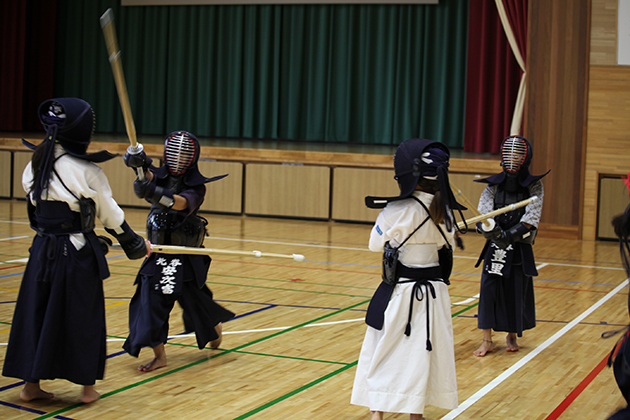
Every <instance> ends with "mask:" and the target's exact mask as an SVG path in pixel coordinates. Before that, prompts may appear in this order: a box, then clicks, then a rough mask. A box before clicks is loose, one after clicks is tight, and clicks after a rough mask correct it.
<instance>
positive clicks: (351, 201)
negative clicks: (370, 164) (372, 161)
mask: <svg viewBox="0 0 630 420" xmlns="http://www.w3.org/2000/svg"><path fill="white" fill-rule="evenodd" d="M398 194H400V190H399V188H398V183H397V182H396V180H395V179H394V171H393V169H358V168H334V169H333V192H332V218H333V219H334V220H352V221H362V222H373V221H375V220H376V216H378V213H379V212H380V210H379V209H370V208H368V207H367V206H366V205H365V197H366V196H368V195H373V196H377V197H378V196H382V197H390V196H396V195H398Z"/></svg>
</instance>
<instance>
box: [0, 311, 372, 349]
mask: <svg viewBox="0 0 630 420" xmlns="http://www.w3.org/2000/svg"><path fill="white" fill-rule="evenodd" d="M358 321H365V318H357V319H345V320H343V321H331V322H318V323H316V324H308V325H304V326H303V327H302V328H306V327H321V326H323V325H336V324H345V323H348V322H358ZM289 328H293V327H274V328H261V329H258V330H242V331H223V334H224V335H226V334H247V333H253V332H266V331H279V330H287V329H289ZM194 336H195V334H180V335H169V336H168V338H169V339H173V338H182V337H194ZM107 341H125V339H124V338H108V339H107ZM4 344H6V343H4ZM0 345H3V343H0Z"/></svg>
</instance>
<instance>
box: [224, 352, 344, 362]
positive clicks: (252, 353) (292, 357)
mask: <svg viewBox="0 0 630 420" xmlns="http://www.w3.org/2000/svg"><path fill="white" fill-rule="evenodd" d="M233 353H241V354H249V355H252V356H264V357H275V358H278V359H290V360H301V361H303V362H315V363H329V364H333V365H347V364H348V363H346V362H333V361H330V360H319V359H308V358H306V357H295V356H281V355H279V354H268V353H257V352H253V351H242V350H236V351H234V352H233Z"/></svg>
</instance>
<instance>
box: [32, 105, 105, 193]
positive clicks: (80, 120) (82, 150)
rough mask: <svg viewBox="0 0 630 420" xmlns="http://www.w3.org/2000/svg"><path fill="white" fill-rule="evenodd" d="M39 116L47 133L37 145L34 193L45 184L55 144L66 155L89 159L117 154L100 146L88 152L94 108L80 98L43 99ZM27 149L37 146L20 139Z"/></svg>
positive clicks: (51, 164)
mask: <svg viewBox="0 0 630 420" xmlns="http://www.w3.org/2000/svg"><path fill="white" fill-rule="evenodd" d="M38 115H39V120H40V122H41V123H42V125H43V126H44V129H45V130H46V137H45V138H44V141H43V142H42V143H41V144H40V146H39V147H43V148H44V151H43V153H42V159H41V163H40V168H39V173H38V177H37V179H36V180H34V185H33V192H34V197H37V198H39V197H41V193H42V191H43V190H45V189H46V188H47V187H48V182H49V180H50V173H51V172H52V169H53V165H54V162H55V152H54V150H55V144H57V143H58V144H59V145H61V147H63V149H64V150H65V151H66V153H68V154H69V155H72V156H74V157H76V158H79V159H83V160H88V161H91V162H105V161H106V160H109V159H112V158H114V157H116V156H117V155H115V154H112V153H109V152H108V151H107V150H102V151H100V152H96V153H87V148H88V145H89V144H90V140H91V138H92V133H93V132H94V111H92V107H91V106H90V104H89V103H87V102H85V101H84V100H83V99H79V98H56V99H49V100H47V101H44V102H42V104H41V105H40V106H39V109H38ZM22 143H23V144H24V145H25V146H26V147H28V148H29V149H35V148H37V147H38V146H36V145H34V144H32V143H30V142H28V141H26V140H24V139H22Z"/></svg>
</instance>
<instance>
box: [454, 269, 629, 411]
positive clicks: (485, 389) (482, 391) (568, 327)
mask: <svg viewBox="0 0 630 420" xmlns="http://www.w3.org/2000/svg"><path fill="white" fill-rule="evenodd" d="M627 285H628V279H626V280H625V281H624V282H623V283H621V284H620V285H619V286H617V287H615V289H613V290H611V291H610V292H609V293H608V294H607V295H606V296H604V297H603V298H602V299H600V300H599V301H598V302H596V303H595V304H594V305H593V306H591V307H590V308H588V309H587V310H586V311H584V312H583V313H582V314H581V315H579V316H578V317H577V318H575V319H574V320H573V321H571V322H570V323H568V324H567V325H566V326H565V327H564V328H562V329H561V330H560V331H558V332H557V333H555V334H554V335H552V336H551V337H550V338H549V339H547V340H546V341H545V342H544V343H542V344H541V345H540V346H538V347H536V348H535V349H534V350H533V351H532V352H530V353H528V354H527V355H526V356H525V357H523V358H522V359H521V360H519V361H518V362H516V363H515V364H514V365H512V367H510V368H509V369H508V370H506V371H505V372H503V373H502V374H501V375H499V376H497V377H496V378H495V379H493V380H492V381H491V382H490V383H489V384H488V385H486V386H484V387H483V388H481V389H480V390H479V391H477V392H476V393H475V394H473V395H472V396H471V397H469V398H468V399H467V400H466V401H464V402H463V403H461V404H460V405H459V407H457V408H456V409H455V410H452V411H451V412H449V413H448V414H447V415H446V416H444V417H442V420H450V419H454V418H455V417H457V416H459V415H460V414H461V413H463V412H464V411H466V410H467V409H468V408H469V407H470V406H472V405H473V404H474V403H476V402H477V401H479V400H480V399H481V398H483V397H484V396H485V395H486V394H487V393H489V392H490V391H492V390H493V389H494V388H496V387H497V386H498V385H499V384H500V383H501V382H503V381H505V380H506V379H507V378H509V377H510V376H512V375H513V374H514V373H515V372H516V371H517V370H519V369H520V368H522V367H523V366H525V365H526V364H527V363H528V362H529V361H530V360H532V359H533V358H534V357H536V356H537V355H539V354H540V353H541V352H542V351H543V350H545V349H546V348H547V347H549V346H550V345H551V344H553V343H554V342H555V341H557V340H558V339H559V338H560V337H562V336H563V335H564V334H566V333H567V332H569V331H570V330H571V329H572V328H573V327H575V326H576V325H577V324H579V323H580V322H581V321H582V320H583V319H584V318H586V317H587V316H589V315H590V314H591V313H593V312H594V311H595V310H596V309H597V308H599V307H600V306H602V305H603V304H604V303H606V301H608V300H609V299H610V298H611V297H613V296H614V295H616V294H617V293H619V291H620V290H621V289H623V288H625V287H626V286H627Z"/></svg>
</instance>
